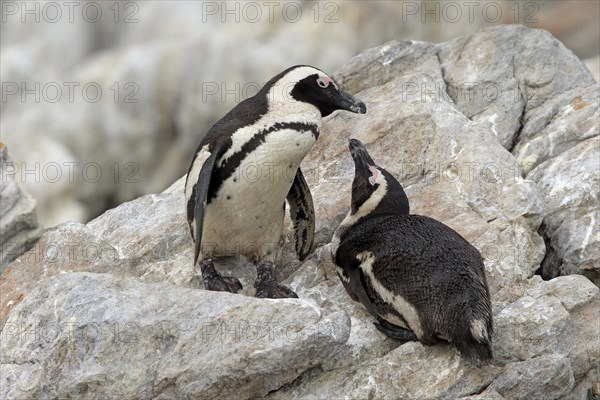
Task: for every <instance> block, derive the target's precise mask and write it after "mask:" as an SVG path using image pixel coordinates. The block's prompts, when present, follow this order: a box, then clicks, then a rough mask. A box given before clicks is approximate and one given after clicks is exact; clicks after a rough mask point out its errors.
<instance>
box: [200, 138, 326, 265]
mask: <svg viewBox="0 0 600 400" xmlns="http://www.w3.org/2000/svg"><path fill="white" fill-rule="evenodd" d="M314 142H315V138H314V136H313V135H312V133H310V132H305V133H299V132H297V131H293V130H282V131H278V132H274V133H273V134H271V135H269V136H267V137H266V140H265V142H264V143H262V144H261V145H260V146H258V147H257V148H256V149H255V150H254V151H252V152H251V153H249V154H248V155H247V156H246V157H245V158H244V160H243V161H242V163H241V164H240V166H239V168H238V169H237V170H236V171H235V173H234V174H233V175H232V176H230V177H229V178H228V179H227V180H225V181H224V182H223V185H222V186H221V188H220V189H219V191H218V194H217V197H216V198H214V199H213V200H212V201H211V203H210V204H208V205H207V207H206V214H205V220H204V229H203V233H202V252H203V253H204V254H206V255H213V256H232V255H245V256H247V257H249V258H251V259H259V258H265V257H268V256H270V255H274V254H275V250H276V249H277V247H278V245H279V241H280V238H281V233H282V229H283V218H284V202H285V198H286V196H287V194H288V192H289V190H290V187H291V185H292V183H293V181H294V177H295V175H296V171H297V170H298V167H299V165H300V163H301V162H302V159H303V158H304V156H305V155H306V153H308V151H309V150H310V148H311V147H312V145H313V144H314Z"/></svg>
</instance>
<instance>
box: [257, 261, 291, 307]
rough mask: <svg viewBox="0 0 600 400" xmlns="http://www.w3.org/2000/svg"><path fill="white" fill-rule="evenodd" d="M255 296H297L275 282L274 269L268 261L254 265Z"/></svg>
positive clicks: (273, 297)
mask: <svg viewBox="0 0 600 400" xmlns="http://www.w3.org/2000/svg"><path fill="white" fill-rule="evenodd" d="M254 286H255V287H256V297H260V298H267V299H285V298H296V299H297V298H298V295H297V294H296V293H294V291H293V290H292V289H290V288H288V287H287V286H283V285H280V284H279V283H277V280H276V277H275V269H274V268H273V264H271V263H270V262H263V261H261V262H259V263H258V264H257V265H256V282H255V283H254Z"/></svg>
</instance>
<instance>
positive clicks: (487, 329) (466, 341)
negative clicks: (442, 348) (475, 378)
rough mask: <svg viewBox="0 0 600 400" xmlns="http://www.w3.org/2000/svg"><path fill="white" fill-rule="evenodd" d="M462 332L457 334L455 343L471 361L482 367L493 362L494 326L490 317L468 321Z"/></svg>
mask: <svg viewBox="0 0 600 400" xmlns="http://www.w3.org/2000/svg"><path fill="white" fill-rule="evenodd" d="M467 322H468V324H467V326H464V327H463V330H462V332H461V333H460V334H458V335H455V338H454V340H453V342H454V345H455V346H456V348H457V349H458V351H460V353H461V354H462V356H463V357H464V358H465V359H466V360H467V361H469V362H470V363H472V364H474V365H476V366H478V367H480V366H483V365H488V364H491V363H492V361H493V360H494V354H493V352H492V334H493V327H492V321H491V317H490V318H485V319H483V318H478V319H471V320H469V321H467Z"/></svg>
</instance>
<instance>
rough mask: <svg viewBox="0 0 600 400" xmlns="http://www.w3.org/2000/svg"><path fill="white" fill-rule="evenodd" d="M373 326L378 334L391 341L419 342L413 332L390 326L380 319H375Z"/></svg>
mask: <svg viewBox="0 0 600 400" xmlns="http://www.w3.org/2000/svg"><path fill="white" fill-rule="evenodd" d="M373 325H375V328H377V329H378V330H379V331H380V332H382V333H384V334H385V335H386V336H389V337H391V338H392V339H396V340H402V341H405V342H416V341H418V340H419V339H418V338H417V335H415V334H414V332H413V331H410V330H408V329H404V328H401V327H399V326H396V325H394V324H390V323H389V322H387V321H386V320H385V319H383V318H381V317H377V322H374V323H373Z"/></svg>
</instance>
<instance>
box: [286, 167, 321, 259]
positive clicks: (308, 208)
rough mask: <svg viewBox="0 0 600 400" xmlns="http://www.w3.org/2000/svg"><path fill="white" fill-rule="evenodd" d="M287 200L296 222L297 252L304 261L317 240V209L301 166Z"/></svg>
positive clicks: (293, 219)
mask: <svg viewBox="0 0 600 400" xmlns="http://www.w3.org/2000/svg"><path fill="white" fill-rule="evenodd" d="M287 201H288V203H290V217H291V218H292V223H293V224H294V240H295V242H296V254H298V258H299V259H300V261H302V260H304V259H305V258H306V257H307V256H308V255H309V254H310V252H311V251H312V246H313V242H314V240H315V209H314V207H313V201H312V195H311V194H310V189H309V188H308V184H307V183H306V180H305V179H304V175H303V174H302V170H301V169H300V168H298V171H297V172H296V176H295V177H294V182H293V183H292V187H290V191H289V192H288V194H287ZM284 206H285V204H284Z"/></svg>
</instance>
